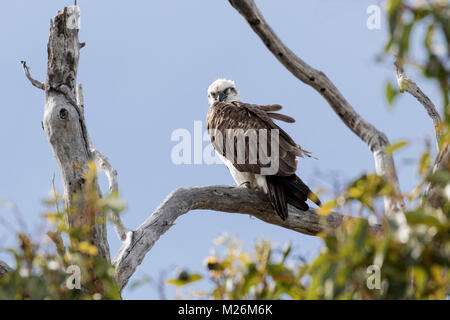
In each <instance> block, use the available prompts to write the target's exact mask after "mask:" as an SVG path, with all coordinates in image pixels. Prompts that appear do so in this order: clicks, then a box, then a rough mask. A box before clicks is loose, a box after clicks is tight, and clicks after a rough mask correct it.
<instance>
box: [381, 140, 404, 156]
mask: <svg viewBox="0 0 450 320" xmlns="http://www.w3.org/2000/svg"><path fill="white" fill-rule="evenodd" d="M407 145H408V142H406V141H399V142H396V143H394V144H391V145H389V146H388V147H387V148H386V153H387V154H388V155H392V154H393V153H394V152H395V151H397V150H400V149H401V148H403V147H405V146H407Z"/></svg>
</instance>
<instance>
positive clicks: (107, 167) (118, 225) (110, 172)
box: [91, 146, 130, 242]
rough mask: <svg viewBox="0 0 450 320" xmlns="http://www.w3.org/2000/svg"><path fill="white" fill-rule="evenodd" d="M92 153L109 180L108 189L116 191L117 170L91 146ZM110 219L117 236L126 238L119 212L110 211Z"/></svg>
mask: <svg viewBox="0 0 450 320" xmlns="http://www.w3.org/2000/svg"><path fill="white" fill-rule="evenodd" d="M91 151H92V154H93V155H94V157H95V159H96V161H97V163H98V164H99V166H100V168H101V169H102V170H103V171H105V174H106V177H107V178H108V181H109V191H110V193H113V192H118V190H119V186H118V182H117V171H116V170H115V169H114V168H113V167H112V165H111V164H110V163H109V160H108V158H107V157H105V156H104V155H102V154H101V153H100V152H99V151H98V150H97V149H95V148H93V146H92V149H91ZM110 214H111V220H112V222H113V223H114V229H115V230H116V233H117V236H118V237H119V239H120V240H121V241H122V242H123V241H126V239H127V234H128V233H129V232H130V230H129V229H127V228H126V227H125V226H124V225H123V223H122V219H121V218H120V214H119V213H117V212H115V211H113V210H112V211H111V212H110Z"/></svg>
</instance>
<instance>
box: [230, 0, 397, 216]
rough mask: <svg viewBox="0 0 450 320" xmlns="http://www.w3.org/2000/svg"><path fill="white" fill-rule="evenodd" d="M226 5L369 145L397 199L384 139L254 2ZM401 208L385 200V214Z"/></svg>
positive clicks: (236, 0) (392, 200) (394, 175)
mask: <svg viewBox="0 0 450 320" xmlns="http://www.w3.org/2000/svg"><path fill="white" fill-rule="evenodd" d="M229 2H230V4H231V5H232V6H233V7H234V8H235V9H236V10H237V11H238V12H239V13H240V14H241V15H242V16H243V17H244V18H245V20H247V22H248V24H249V25H250V27H251V28H252V29H253V31H254V32H255V33H256V34H257V35H258V36H259V37H260V38H261V40H262V41H263V43H264V44H265V45H266V47H267V49H269V51H270V52H272V53H273V55H274V56H275V57H276V58H277V59H278V60H279V61H280V62H281V63H282V64H283V65H284V66H285V67H286V68H287V69H288V70H289V71H290V72H291V73H292V74H293V75H294V76H295V77H296V78H298V79H299V80H300V81H302V82H304V83H305V84H307V85H309V86H311V87H312V88H314V89H315V90H316V91H317V92H318V93H319V94H320V95H322V96H323V97H324V98H325V100H326V101H327V102H328V103H329V105H330V106H331V108H332V109H333V110H334V111H335V112H336V114H337V115H338V116H339V117H340V119H341V120H342V121H343V122H344V123H345V124H346V125H347V127H348V128H349V129H350V130H352V131H353V132H354V133H355V134H356V135H357V136H358V137H359V138H360V139H361V140H363V141H364V142H365V143H366V144H367V145H368V147H369V149H370V150H371V151H372V153H373V155H374V158H375V168H376V171H377V173H378V174H379V175H380V176H382V177H384V179H385V180H386V181H387V182H388V183H390V184H392V185H393V186H394V188H395V191H396V194H397V195H400V188H399V183H398V178H397V173H396V170H395V165H394V159H393V158H392V156H391V155H389V154H387V153H386V150H385V149H386V147H387V146H388V145H389V140H388V138H387V137H386V135H385V134H384V133H383V132H381V131H379V130H378V129H376V128H375V127H374V126H373V125H372V124H370V123H369V122H367V121H366V120H364V119H363V118H362V117H361V116H360V115H359V114H358V113H357V112H356V111H355V110H354V109H353V107H352V106H351V105H350V104H349V103H348V102H347V100H346V99H345V98H344V96H343V95H342V94H341V93H340V92H339V90H338V89H337V88H336V87H335V85H334V84H333V83H332V82H331V81H330V80H329V79H328V77H327V76H326V75H325V74H324V73H323V72H321V71H319V70H316V69H314V68H312V67H311V66H309V65H308V64H307V63H306V62H304V61H303V60H302V59H300V58H299V57H298V56H296V55H295V54H294V53H293V52H292V51H291V50H290V49H289V48H288V47H286V45H285V44H284V43H283V42H282V41H281V40H280V38H278V36H277V35H276V34H275V32H274V31H273V30H272V28H271V27H270V26H269V25H268V24H267V22H266V21H265V19H264V17H263V15H262V14H261V12H260V11H259V9H258V8H257V6H256V4H255V2H254V1H253V0H229ZM403 207H404V204H403V200H402V199H401V197H400V196H397V197H386V198H385V208H386V213H389V212H393V211H401V210H402V209H403Z"/></svg>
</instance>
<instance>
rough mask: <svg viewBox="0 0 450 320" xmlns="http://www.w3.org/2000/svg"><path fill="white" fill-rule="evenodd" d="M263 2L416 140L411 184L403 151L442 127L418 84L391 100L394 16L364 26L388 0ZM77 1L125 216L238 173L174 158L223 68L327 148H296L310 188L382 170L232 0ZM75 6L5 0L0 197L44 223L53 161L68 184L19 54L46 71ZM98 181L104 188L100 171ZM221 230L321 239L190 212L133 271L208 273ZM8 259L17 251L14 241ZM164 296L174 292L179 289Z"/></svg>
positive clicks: (360, 98) (86, 67)
mask: <svg viewBox="0 0 450 320" xmlns="http://www.w3.org/2000/svg"><path fill="white" fill-rule="evenodd" d="M256 2H257V4H258V6H259V7H260V9H261V10H262V12H263V14H264V16H265V17H266V19H267V21H268V22H269V23H270V24H271V26H272V27H273V29H274V30H275V32H276V33H277V34H278V35H279V36H280V37H281V39H282V40H283V41H285V43H286V44H287V45H288V46H289V47H290V48H291V49H292V50H293V51H294V52H295V53H296V54H298V55H299V56H300V57H301V58H302V59H303V60H305V61H306V62H307V63H308V64H310V65H311V66H313V67H314V68H317V69H320V70H322V71H324V72H325V73H326V74H327V76H328V77H329V78H330V79H331V80H332V81H333V82H334V83H335V85H336V86H337V87H338V88H339V89H340V91H341V92H342V93H343V95H344V96H345V97H346V99H347V100H348V101H349V102H350V103H351V104H352V106H353V107H354V108H355V109H356V111H357V112H358V113H360V114H361V115H362V116H363V117H364V118H365V119H367V120H368V121H370V122H371V123H373V124H374V125H375V126H376V127H377V128H378V129H380V130H382V131H384V132H385V133H386V134H387V135H388V137H389V139H390V140H391V142H395V141H399V140H405V139H406V140H408V141H410V142H411V146H410V147H408V148H406V149H405V150H403V151H401V152H400V153H399V154H398V155H396V157H395V160H396V164H397V170H398V175H399V177H400V181H401V188H402V190H404V191H408V190H411V189H412V188H413V186H414V185H415V183H417V181H418V179H417V175H416V167H415V166H414V165H410V164H408V163H409V162H408V161H407V160H408V159H411V158H414V157H416V156H417V154H418V153H419V152H420V151H422V150H423V149H424V145H423V143H424V137H429V138H430V139H432V138H433V126H432V123H431V120H430V119H429V118H428V117H427V115H426V113H425V111H424V110H423V109H422V108H421V106H420V105H419V104H418V103H417V102H416V101H415V100H414V99H413V98H412V97H410V96H406V95H403V96H401V97H399V99H398V101H397V103H396V105H395V108H394V109H389V108H388V107H387V102H386V99H385V95H384V88H385V83H386V81H387V80H394V79H395V72H394V69H393V66H392V65H391V64H390V62H384V63H378V62H376V56H377V55H378V54H379V53H380V52H381V51H382V49H383V47H384V42H385V40H386V37H387V32H388V29H387V25H386V23H385V20H384V17H383V19H382V24H381V30H369V29H368V28H367V27H366V20H367V18H368V15H367V14H366V9H367V7H368V6H369V5H372V4H379V3H380V1H377V0H370V1H366V0H358V1H354V0H341V1H334V0H315V1H299V0H282V1H269V0H260V1H256ZM78 3H79V5H80V7H81V30H80V41H82V42H86V47H85V48H83V49H82V51H81V59H80V68H79V77H78V81H79V82H81V83H83V87H84V94H85V105H86V121H87V126H88V129H89V133H90V135H91V137H92V140H93V142H94V144H95V145H96V147H97V148H98V149H99V150H100V151H101V152H102V153H104V154H105V155H106V156H107V157H108V158H109V159H110V161H111V163H112V165H113V166H114V167H115V168H116V169H117V171H118V173H119V186H120V192H121V196H122V198H123V199H124V200H125V201H126V202H127V204H128V209H127V211H126V212H125V213H124V215H123V222H124V223H125V224H126V226H127V227H128V228H133V229H134V228H137V227H138V226H139V225H140V224H141V223H142V222H143V221H144V220H145V219H146V218H147V217H148V216H149V215H150V214H151V212H152V211H153V210H154V209H155V208H156V207H157V206H158V205H159V203H160V202H161V201H163V200H164V198H165V197H166V196H167V195H168V194H169V193H170V192H172V191H173V190H175V189H176V188H179V187H190V186H202V185H216V184H233V180H232V178H231V176H230V175H229V173H228V170H227V169H226V167H225V166H223V165H206V164H198V165H194V164H192V165H175V164H174V163H172V161H171V157H170V155H171V150H172V148H173V146H174V145H175V142H173V141H171V135H172V133H173V132H174V130H176V129H179V128H184V129H187V130H189V131H190V132H191V133H192V134H193V133H194V122H195V121H202V123H203V130H204V128H205V126H204V119H205V116H206V112H207V110H208V102H207V96H206V90H207V88H208V86H209V84H210V83H211V82H212V81H214V80H215V79H216V78H218V77H226V78H228V79H233V80H235V81H236V85H237V88H238V90H239V92H240V95H241V98H242V100H243V101H246V102H251V103H259V104H270V103H278V104H281V105H283V106H284V110H283V111H284V113H286V114H288V115H290V116H292V117H293V118H295V119H296V120H297V122H296V123H295V124H283V128H284V129H285V130H286V131H287V132H288V133H289V134H291V135H292V137H293V138H294V139H295V140H296V142H297V143H299V144H300V145H301V146H302V147H304V148H305V149H307V150H310V151H312V152H313V153H314V155H315V156H316V157H318V158H319V160H312V159H300V160H299V170H298V172H297V174H298V175H299V176H300V177H301V178H302V179H303V180H304V181H305V182H306V183H308V184H309V185H311V187H312V188H313V189H317V188H319V187H323V188H326V189H330V188H331V187H332V183H333V175H334V174H335V173H337V174H339V176H341V177H342V179H343V181H350V180H351V179H352V178H355V177H357V176H358V175H360V174H362V173H364V172H367V171H372V172H373V171H374V162H373V158H372V154H371V153H370V151H369V150H368V148H367V147H366V146H365V145H364V143H362V142H361V141H360V140H359V138H357V137H356V136H355V135H354V134H353V133H352V132H351V131H349V130H348V129H347V127H346V126H345V125H344V124H343V123H342V122H341V121H340V120H339V118H338V117H337V116H336V114H335V113H334V112H333V111H332V109H331V108H330V106H329V105H328V104H327V102H326V101H325V100H324V99H323V98H322V97H321V96H320V95H319V94H318V93H317V92H315V91H314V90H313V89H312V88H310V87H308V86H306V85H305V84H303V83H301V82H300V81H299V80H297V79H296V78H295V77H294V76H292V75H291V74H290V73H289V72H288V71H287V70H286V69H284V67H283V66H282V65H281V64H280V63H279V62H278V61H277V60H276V59H275V58H274V57H273V56H272V54H271V53H269V52H268V51H267V49H266V48H265V46H264V44H263V43H262V42H261V40H260V39H259V38H258V37H257V36H256V35H255V34H254V33H253V31H252V30H251V29H250V27H249V26H248V25H247V23H246V22H245V20H244V19H243V18H242V17H241V16H240V15H239V14H238V13H237V12H236V11H235V10H234V9H233V8H232V7H231V6H230V4H229V3H228V1H226V0H221V1H219V0H216V1H210V0H196V1H182V0H177V1H175V0H169V1H144V0H134V1H128V2H125V1H111V0H108V1H104V0H97V1H86V0H80V1H79V2H78ZM71 4H72V1H61V0H58V1H57V0H42V1H25V0H16V1H3V3H2V9H1V10H0V28H1V30H2V31H1V33H0V41H1V43H2V49H1V51H0V91H1V96H2V99H1V107H0V108H1V118H0V146H1V148H2V150H3V156H2V159H1V164H2V165H1V166H0V181H1V182H0V199H8V200H11V201H13V202H14V203H15V204H16V205H17V206H18V208H19V210H20V212H21V214H22V215H23V217H24V219H25V220H26V222H27V225H28V228H29V230H30V231H33V232H34V231H38V227H39V225H40V222H41V221H42V214H43V213H44V212H45V207H44V205H43V204H42V200H44V199H46V198H47V197H48V194H49V191H50V190H51V188H52V175H53V174H54V173H56V184H57V189H58V192H62V187H61V180H60V176H59V173H58V169H57V166H56V162H55V159H54V156H53V154H52V151H51V149H50V146H49V144H48V142H47V140H46V138H45V136H44V132H43V131H42V128H41V120H42V117H43V106H44V94H43V92H41V91H39V90H37V89H35V88H34V87H32V86H31V85H30V84H29V82H28V81H27V80H26V79H25V76H24V75H23V71H22V68H21V65H20V63H19V61H20V60H26V61H27V62H28V65H29V66H30V67H31V72H32V74H33V76H34V77H35V78H37V79H39V80H41V81H44V79H45V72H46V62H47V51H46V46H47V39H48V34H49V21H50V18H53V17H54V15H55V14H56V13H57V11H58V10H59V9H62V8H63V6H64V5H71ZM414 32H415V31H414ZM419 32H420V30H419ZM415 34H417V33H415ZM410 76H411V77H414V79H415V80H416V82H418V83H419V84H420V85H421V87H422V89H423V90H424V91H425V92H426V93H427V94H428V95H429V96H430V98H431V99H432V100H434V101H435V102H436V104H437V105H439V106H441V104H442V103H441V97H440V95H439V93H438V92H437V90H436V89H435V86H434V84H433V83H432V82H431V81H429V80H427V79H424V78H422V77H421V76H419V75H418V74H417V73H415V72H411V74H410ZM204 146H206V142H205V144H204ZM319 172H320V173H321V174H320V175H319V174H318V173H319ZM101 183H102V188H103V191H104V193H106V192H107V182H106V179H104V177H102V179H101ZM322 200H325V201H326V200H327V199H322ZM0 215H1V217H3V218H4V219H7V220H9V221H12V222H13V223H14V219H11V212H10V211H9V210H8V209H6V208H0ZM108 230H109V235H108V237H109V240H110V245H111V252H112V255H113V256H114V255H115V253H116V252H117V250H118V248H119V245H120V243H119V241H118V239H117V236H116V235H115V233H114V231H113V229H112V227H111V226H109V228H108ZM40 232H41V234H42V233H43V230H40ZM222 232H227V233H229V234H233V235H236V236H237V237H238V238H239V239H240V240H242V241H243V242H244V243H245V246H246V248H251V247H252V245H253V244H254V242H255V240H256V239H257V238H258V237H264V238H266V239H267V240H270V241H272V242H274V243H276V244H279V245H283V244H284V243H286V242H287V241H289V240H290V241H292V242H293V245H294V250H295V252H296V254H301V255H303V256H305V257H306V258H307V259H312V258H314V256H315V255H316V254H317V252H318V250H319V249H320V246H321V243H322V242H321V240H319V239H317V238H314V237H310V236H306V235H301V234H298V233H295V232H292V231H288V230H285V229H283V228H279V227H276V226H273V225H269V224H265V223H263V222H260V221H258V220H256V219H252V218H249V217H248V216H245V215H238V214H229V213H215V212H190V213H188V214H186V215H185V216H183V217H181V218H180V219H179V220H177V222H176V225H175V226H174V227H172V228H171V229H170V230H169V231H168V232H167V233H166V234H165V235H163V236H162V237H161V239H160V240H159V241H158V242H157V243H156V245H155V246H154V248H153V249H152V250H151V251H150V252H149V253H148V255H147V256H146V258H145V260H144V261H143V263H142V265H141V266H140V267H139V268H138V270H137V272H136V273H135V276H134V277H133V278H132V281H133V280H136V279H138V278H139V277H141V276H142V275H143V274H147V275H149V276H151V277H155V276H157V275H158V273H159V272H160V271H162V270H164V269H167V268H169V267H171V266H175V267H178V266H179V267H187V268H188V269H189V270H190V271H195V272H203V273H205V271H206V268H205V266H204V264H203V261H204V258H205V257H206V256H208V254H209V251H210V248H212V247H213V242H212V241H213V239H214V238H216V237H217V236H219V235H220V234H221V233H222ZM12 240H13V238H12V235H11V233H10V232H8V231H7V230H5V228H2V227H1V226H0V241H1V242H0V243H1V246H2V247H5V246H8V245H12V244H13V241H12ZM0 259H2V260H6V261H7V262H12V260H11V257H10V256H9V255H8V254H7V253H5V252H4V251H0ZM123 295H124V297H125V298H130V299H131V298H132V299H148V298H151V299H152V298H158V295H157V293H156V291H155V289H154V288H153V287H150V286H144V287H142V288H139V289H137V290H135V291H130V290H127V289H125V291H124V294H123ZM168 296H169V297H173V290H169V291H168Z"/></svg>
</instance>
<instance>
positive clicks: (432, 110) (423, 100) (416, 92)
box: [394, 61, 442, 151]
mask: <svg viewBox="0 0 450 320" xmlns="http://www.w3.org/2000/svg"><path fill="white" fill-rule="evenodd" d="M394 64H395V67H396V69H397V82H398V87H399V90H400V92H402V93H403V92H405V91H406V92H408V93H409V94H411V95H412V96H413V97H414V98H416V99H417V100H418V101H419V102H420V104H422V106H423V107H424V108H425V110H426V111H427V113H428V115H429V116H430V118H431V120H433V124H434V130H435V132H436V144H437V149H438V151H439V141H440V139H441V136H442V134H441V130H440V124H441V123H442V118H441V116H440V115H439V112H438V111H437V110H436V107H435V105H434V104H433V102H432V101H431V99H430V98H429V97H428V96H427V95H426V94H425V93H424V92H423V91H422V90H421V89H420V88H419V86H418V85H417V84H416V83H415V82H414V81H413V80H411V79H410V78H408V77H407V76H406V75H405V73H404V71H403V67H402V65H401V63H400V62H399V61H395V63H394Z"/></svg>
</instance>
